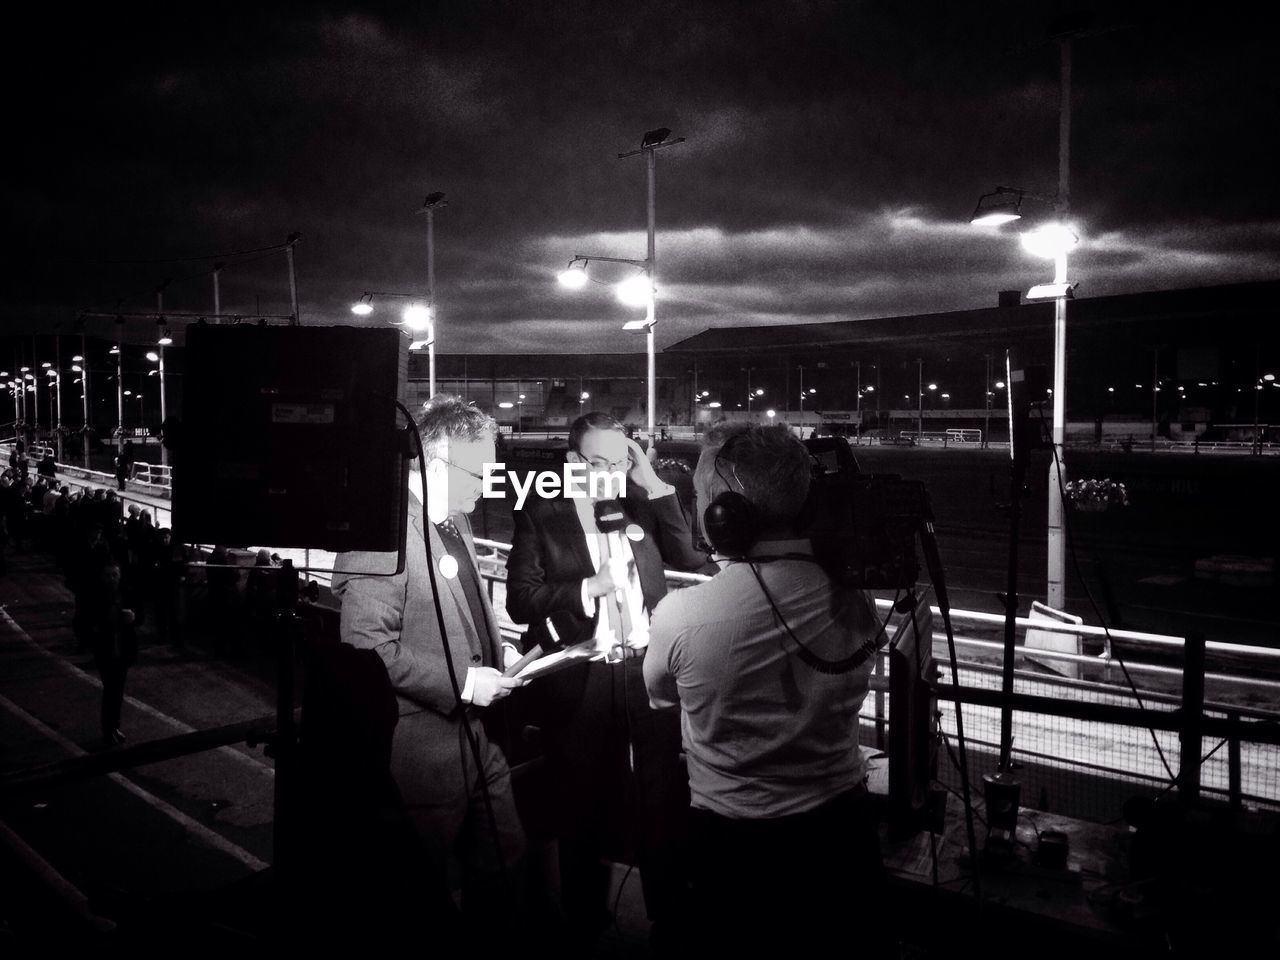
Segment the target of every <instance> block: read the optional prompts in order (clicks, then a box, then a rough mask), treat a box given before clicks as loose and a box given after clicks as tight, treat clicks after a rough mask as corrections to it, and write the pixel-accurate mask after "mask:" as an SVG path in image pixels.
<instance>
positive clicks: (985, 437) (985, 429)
mask: <svg viewBox="0 0 1280 960" xmlns="http://www.w3.org/2000/svg"><path fill="white" fill-rule="evenodd" d="M982 392H983V394H984V396H983V402H984V403H985V404H986V407H987V412H986V414H985V419H984V421H983V426H982V449H983V450H985V449H987V444H988V442H989V441H990V437H991V354H989V353H988V354H987V379H986V381H985V384H984V386H983V388H982Z"/></svg>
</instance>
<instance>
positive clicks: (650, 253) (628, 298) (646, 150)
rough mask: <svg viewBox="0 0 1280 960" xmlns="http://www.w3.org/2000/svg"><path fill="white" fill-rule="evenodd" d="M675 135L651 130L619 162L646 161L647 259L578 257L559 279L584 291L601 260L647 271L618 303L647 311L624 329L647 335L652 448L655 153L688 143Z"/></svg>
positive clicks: (625, 287) (627, 285)
mask: <svg viewBox="0 0 1280 960" xmlns="http://www.w3.org/2000/svg"><path fill="white" fill-rule="evenodd" d="M670 136H671V131H670V130H668V129H666V128H665V127H662V128H660V129H657V130H650V131H648V132H647V133H645V135H644V136H643V137H642V138H641V140H640V149H639V150H630V151H628V152H626V153H620V154H618V159H619V160H622V159H625V158H626V157H635V156H640V155H643V156H644V158H645V169H646V172H647V175H648V196H647V201H648V202H647V206H648V243H647V247H646V256H645V258H644V259H643V260H628V259H625V258H622V257H594V256H585V255H582V254H575V255H574V257H573V259H572V260H570V261H569V266H568V268H567V269H565V270H564V271H562V272H561V273H560V275H559V278H558V279H559V281H560V284H561V286H565V287H569V288H570V289H574V290H580V289H582V288H583V287H584V286H586V284H587V280H588V277H587V272H586V268H587V264H589V263H590V262H591V261H592V260H599V261H601V262H603V263H625V264H629V265H630V266H633V267H637V268H638V269H640V270H641V271H643V275H642V276H638V277H630V278H628V279H626V280H624V281H622V283H620V284H618V287H617V293H618V299H619V300H621V301H622V302H623V303H625V304H627V305H628V306H634V307H640V306H643V307H645V308H646V309H645V319H644V320H628V321H627V322H626V323H624V324H623V325H622V329H623V330H632V331H639V330H643V331H644V332H645V355H646V358H647V360H648V364H647V367H648V376H647V380H648V389H647V391H646V398H645V407H646V408H647V410H646V417H645V419H646V428H647V432H648V435H649V444H650V447H651V448H652V446H653V443H654V436H655V429H654V417H655V411H656V410H657V405H658V387H657V383H658V375H657V357H656V346H655V341H654V329H653V328H654V325H655V324H656V323H657V315H656V306H655V301H656V300H657V288H656V283H657V275H658V269H657V268H658V257H657V240H656V216H657V194H656V187H655V172H656V166H657V165H656V161H655V157H654V152H655V151H656V150H658V149H659V148H661V147H672V146H675V145H676V144H677V143H684V139H685V138H684V137H676V138H675V139H674V140H672V139H668V138H669V137H670Z"/></svg>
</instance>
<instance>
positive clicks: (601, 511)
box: [593, 500, 627, 533]
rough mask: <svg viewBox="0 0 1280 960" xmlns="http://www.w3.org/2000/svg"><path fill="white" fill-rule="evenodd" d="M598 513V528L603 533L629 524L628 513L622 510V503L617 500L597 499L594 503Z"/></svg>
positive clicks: (596, 513)
mask: <svg viewBox="0 0 1280 960" xmlns="http://www.w3.org/2000/svg"><path fill="white" fill-rule="evenodd" d="M593 509H594V510H595V515H596V529H597V530H599V531H600V532H601V533H613V532H614V531H615V530H622V529H624V528H625V527H626V525H627V515H626V514H625V513H623V512H622V504H621V503H619V502H618V501H617V500H597V501H596V502H595V504H594V505H593Z"/></svg>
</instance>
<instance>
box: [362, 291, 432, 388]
mask: <svg viewBox="0 0 1280 960" xmlns="http://www.w3.org/2000/svg"><path fill="white" fill-rule="evenodd" d="M374 297H387V298H390V299H394V300H408V301H410V303H409V305H408V306H407V307H405V308H404V309H403V310H402V311H400V325H401V326H403V327H404V328H405V329H406V330H408V331H409V333H410V338H409V339H410V343H409V349H410V350H414V351H416V350H421V349H422V348H423V347H427V348H428V350H427V367H428V369H427V388H428V389H429V390H430V391H431V395H432V396H433V397H434V396H435V393H436V374H435V370H436V353H435V349H436V348H435V342H436V335H435V309H434V308H433V307H432V306H431V304H430V303H428V304H427V305H426V306H423V305H422V304H420V303H418V302H417V301H418V300H420V299H421V297H419V296H418V295H417V294H416V293H386V292H383V291H381V290H372V291H371V290H366V291H365V292H364V293H362V294H360V299H359V300H357V301H356V302H355V303H353V304H352V305H351V312H352V313H354V314H355V315H356V316H357V317H367V316H369V315H370V314H371V313H373V298H374ZM415 335H418V336H423V335H425V337H424V338H423V339H418V338H417V336H415Z"/></svg>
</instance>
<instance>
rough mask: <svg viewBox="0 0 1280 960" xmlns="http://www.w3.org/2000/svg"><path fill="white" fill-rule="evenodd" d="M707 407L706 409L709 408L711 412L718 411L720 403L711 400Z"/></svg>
mask: <svg viewBox="0 0 1280 960" xmlns="http://www.w3.org/2000/svg"><path fill="white" fill-rule="evenodd" d="M707 406H708V407H710V408H711V409H712V410H719V409H720V401H719V400H712V401H711V402H710V403H708V404H707Z"/></svg>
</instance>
